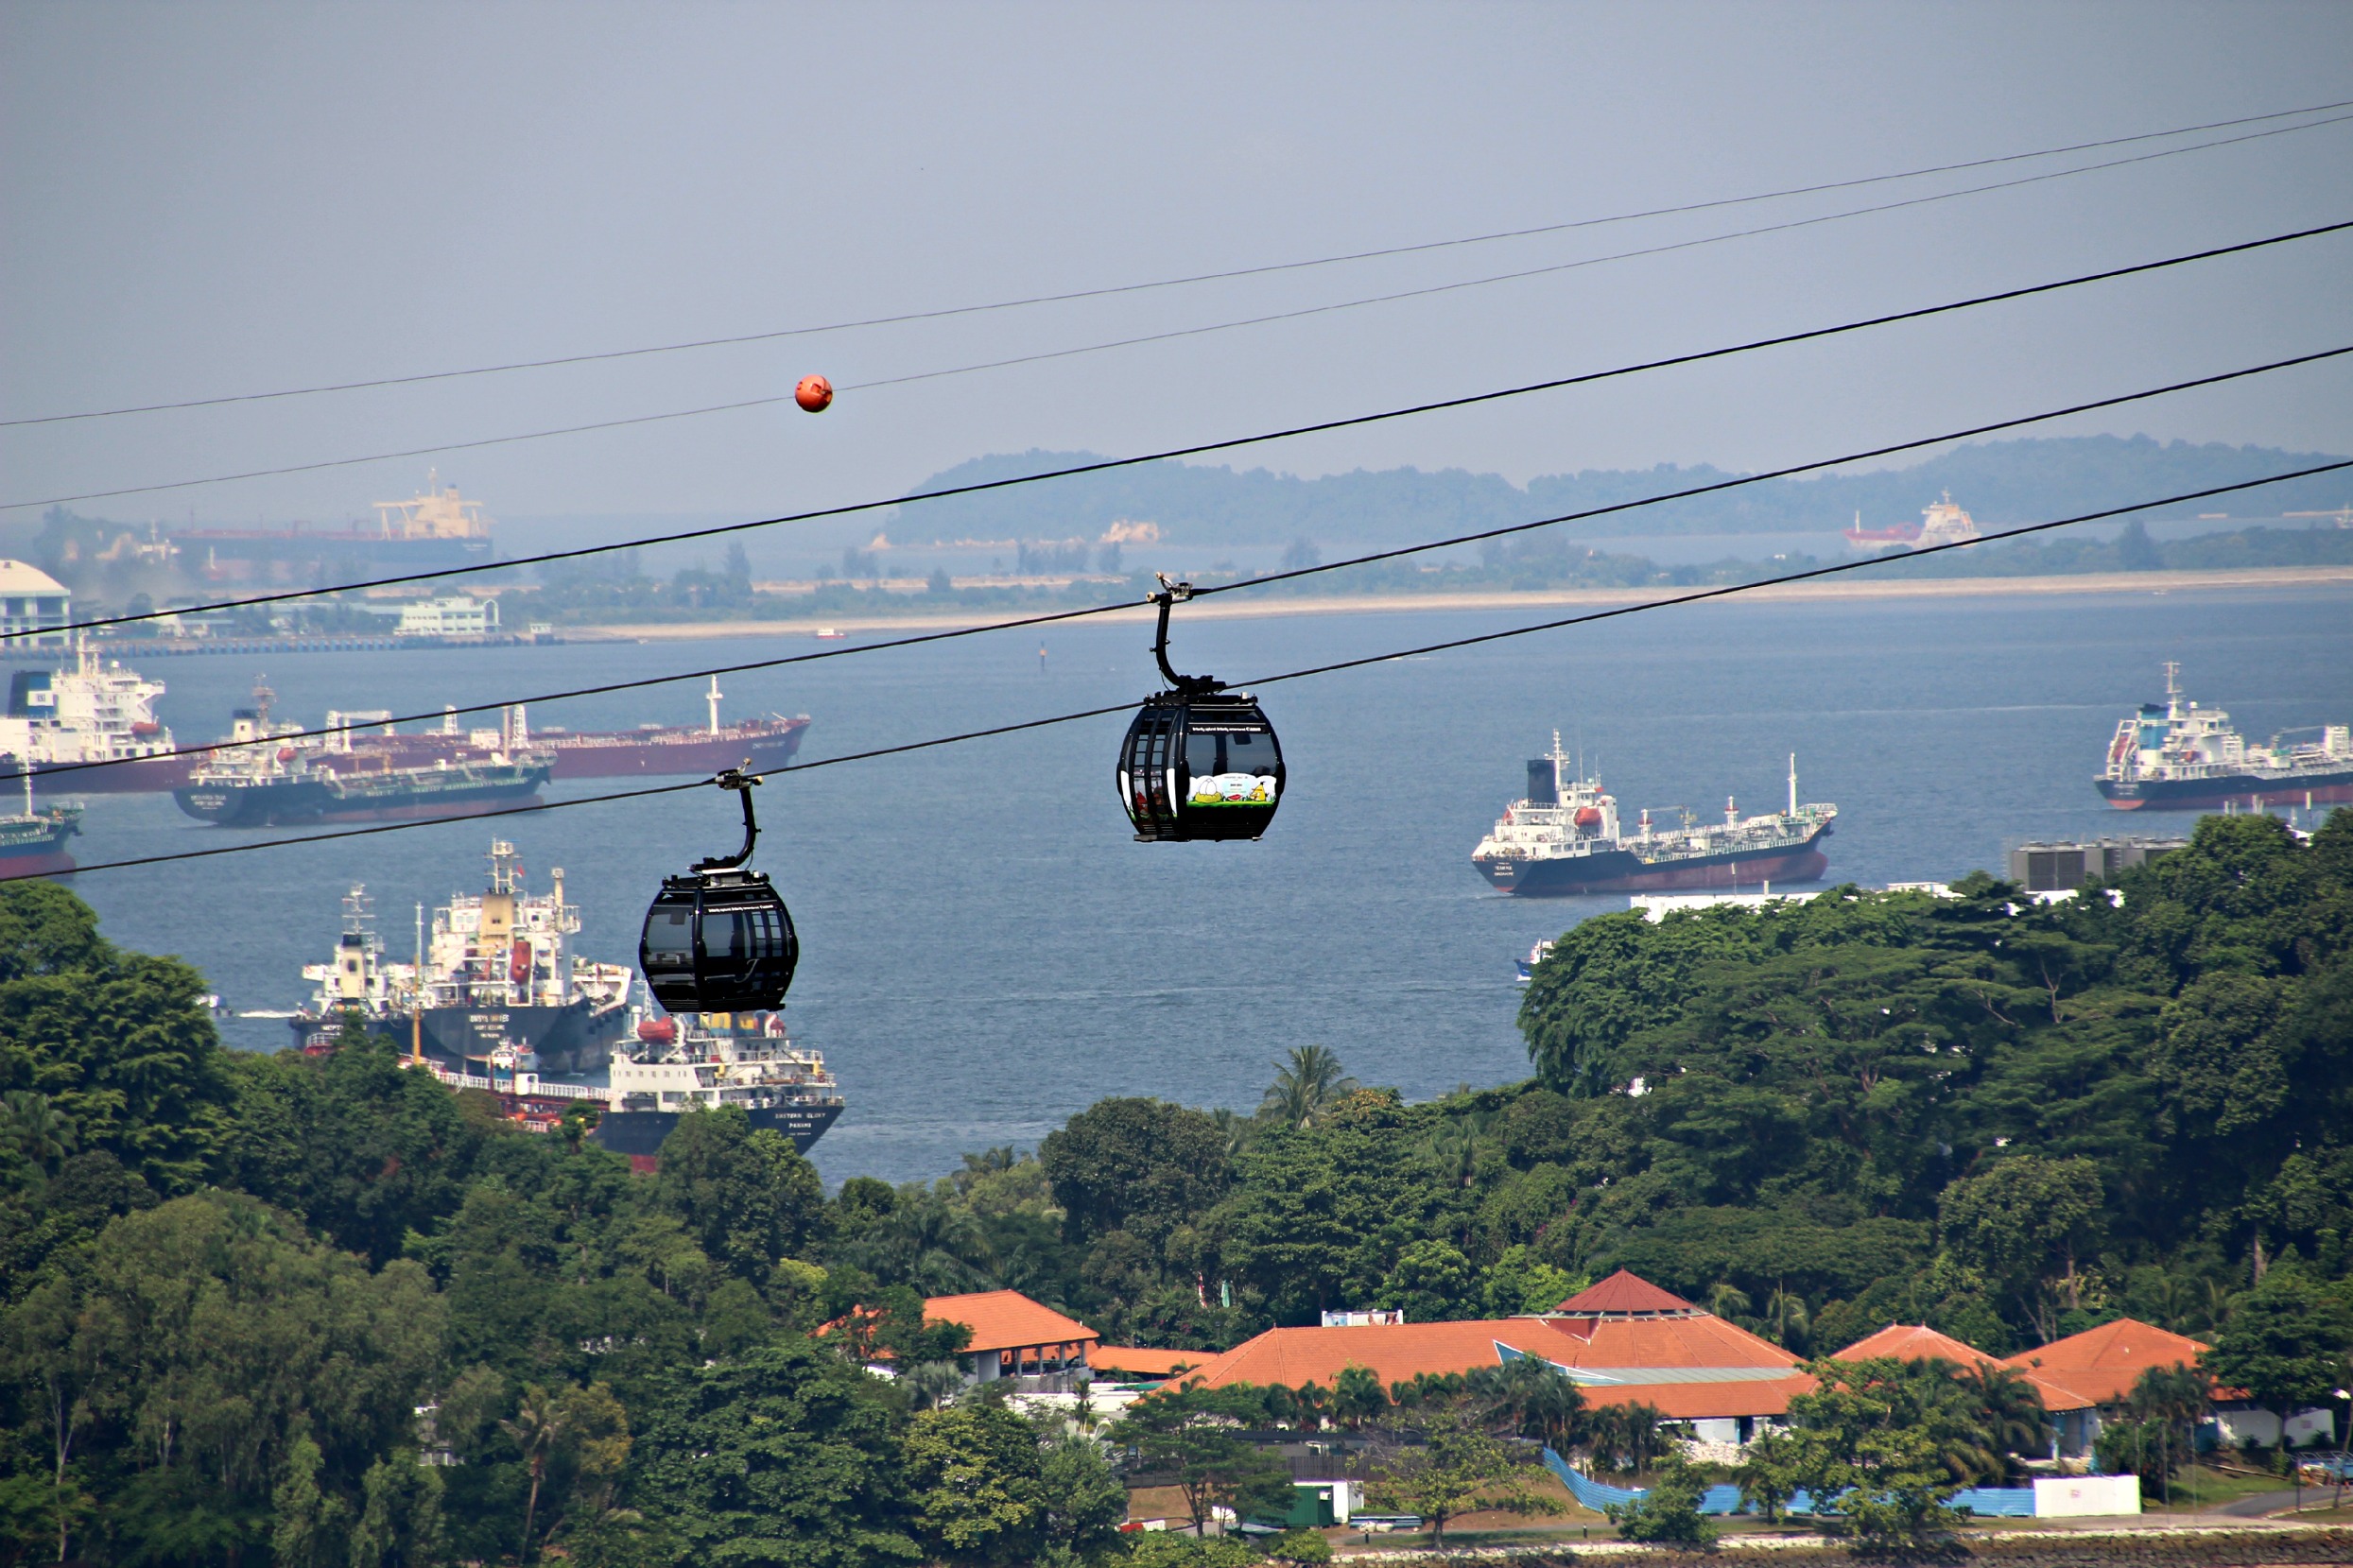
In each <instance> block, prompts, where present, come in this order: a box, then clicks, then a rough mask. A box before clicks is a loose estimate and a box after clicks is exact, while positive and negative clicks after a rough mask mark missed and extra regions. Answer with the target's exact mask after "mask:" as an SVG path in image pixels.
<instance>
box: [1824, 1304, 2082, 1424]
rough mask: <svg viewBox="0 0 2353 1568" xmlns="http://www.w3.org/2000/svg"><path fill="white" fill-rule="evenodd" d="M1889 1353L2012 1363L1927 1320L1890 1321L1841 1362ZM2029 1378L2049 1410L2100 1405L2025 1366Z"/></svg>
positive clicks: (1964, 1362) (1965, 1362)
mask: <svg viewBox="0 0 2353 1568" xmlns="http://www.w3.org/2000/svg"><path fill="white" fill-rule="evenodd" d="M1881 1355H1890V1356H1894V1357H1895V1359H1896V1360H1898V1361H1949V1362H1951V1363H1952V1364H1953V1365H1954V1366H1956V1367H2001V1366H2006V1365H2009V1364H2008V1363H2006V1362H2002V1361H1998V1360H1996V1359H1995V1358H1994V1357H1993V1356H1990V1355H1987V1354H1986V1353H1984V1352H1983V1351H1981V1350H1979V1349H1978V1348H1977V1347H1976V1346H1975V1345H1971V1344H1968V1343H1966V1342H1964V1341H1963V1340H1959V1339H1955V1338H1954V1337H1953V1336H1952V1335H1949V1334H1939V1333H1937V1332H1936V1331H1935V1330H1934V1329H1932V1328H1929V1326H1927V1325H1926V1324H1924V1323H1890V1324H1889V1325H1888V1326H1887V1327H1885V1328H1883V1329H1881V1330H1880V1331H1879V1332H1878V1333H1877V1334H1875V1335H1870V1336H1869V1337H1867V1338H1863V1339H1858V1340H1856V1341H1855V1342H1854V1343H1853V1344H1851V1345H1849V1346H1847V1347H1846V1348H1845V1349H1844V1350H1843V1351H1841V1352H1839V1353H1838V1359H1839V1360H1841V1361H1868V1360H1870V1359H1871V1358H1872V1357H1874V1356H1881ZM2015 1370H2020V1371H2025V1375H2026V1381H2027V1382H2028V1383H2029V1384H2031V1385H2033V1388H2034V1391H2035V1392H2036V1393H2038V1394H2040V1395H2041V1396H2042V1400H2043V1408H2044V1409H2046V1410H2050V1411H2061V1410H2086V1409H2089V1408H2090V1407H2091V1406H2092V1405H2093V1404H2097V1403H2098V1401H2096V1400H2089V1399H2085V1397H2084V1396H2083V1395H2082V1394H2079V1393H2077V1392H2076V1391H2075V1390H2074V1389H2072V1388H2069V1387H2066V1386H2065V1385H2064V1384H2060V1383H2055V1382H2053V1381H2051V1380H2050V1378H2048V1377H2044V1376H2041V1375H2040V1374H2038V1373H2035V1372H2033V1371H2026V1370H2025V1369H2024V1368H2017V1369H2015Z"/></svg>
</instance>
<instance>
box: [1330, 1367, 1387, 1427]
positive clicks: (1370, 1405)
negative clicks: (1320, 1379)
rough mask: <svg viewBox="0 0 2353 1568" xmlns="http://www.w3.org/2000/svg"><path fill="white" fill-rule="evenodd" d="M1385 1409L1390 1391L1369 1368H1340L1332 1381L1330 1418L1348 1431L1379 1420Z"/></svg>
mask: <svg viewBox="0 0 2353 1568" xmlns="http://www.w3.org/2000/svg"><path fill="white" fill-rule="evenodd" d="M1388 1409H1389V1390H1388V1389H1386V1388H1384V1387H1381V1380H1380V1377H1379V1375H1378V1374H1376V1373H1375V1371H1374V1370H1372V1369H1371V1368H1370V1367H1358V1366H1347V1367H1342V1368H1341V1370H1340V1375H1339V1376H1338V1377H1336V1378H1334V1379H1333V1380H1332V1415H1333V1417H1334V1418H1335V1419H1337V1420H1338V1421H1339V1422H1340V1423H1341V1425H1342V1426H1345V1427H1347V1428H1348V1429H1349V1430H1350V1431H1352V1432H1353V1431H1357V1430H1358V1429H1360V1428H1361V1427H1363V1425H1364V1424H1365V1423H1366V1422H1372V1421H1377V1420H1379V1419H1380V1417H1381V1416H1382V1415H1383V1414H1384V1413H1385V1412H1386V1411H1387V1410H1388Z"/></svg>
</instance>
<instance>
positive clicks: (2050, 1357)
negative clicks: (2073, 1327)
mask: <svg viewBox="0 0 2353 1568" xmlns="http://www.w3.org/2000/svg"><path fill="white" fill-rule="evenodd" d="M2206 1349H2207V1347H2206V1345H2205V1344H2204V1343H2202V1342H2200V1341H2199V1340H2195V1339H2192V1338H2190V1337H2189V1336H2188V1335H2180V1334H2172V1333H2169V1332H2168V1331H2166V1330H2164V1329H2161V1328H2158V1327H2157V1326H2156V1325H2155V1324H2154V1323H2144V1322H2141V1321H2139V1320H2138V1319H2137V1318H2118V1319H2117V1320H2116V1321H2115V1322H2113V1323H2102V1324H2101V1325H2100V1326H2099V1327H2098V1328H2096V1329H2086V1330H2085V1331H2084V1332H2083V1333H2082V1334H2070V1335H2068V1336H2067V1337H2066V1338H2065V1339H2054V1340H2052V1341H2051V1342H2050V1344H2048V1345H2045V1346H2043V1347H2042V1348H2041V1349H2040V1350H2033V1351H2024V1352H2021V1353H2018V1354H2016V1355H2014V1356H2011V1357H2009V1358H2008V1361H2007V1363H2006V1364H2007V1365H2009V1366H2012V1367H2016V1368H2017V1369H2018V1370H2020V1371H2023V1372H2028V1373H2031V1374H2032V1375H2033V1377H2034V1378H2035V1379H2036V1380H2037V1381H2038V1382H2043V1383H2055V1384H2058V1385H2060V1386H2061V1387H2066V1388H2068V1389H2070V1390H2072V1391H2073V1392H2075V1393H2076V1394H2078V1395H2081V1396H2082V1397H2083V1399H2084V1400H2085V1402H2086V1403H2087V1404H2117V1403H2118V1402H2119V1401H2120V1400H2122V1399H2123V1398H2124V1397H2125V1396H2126V1395H2127V1394H2129V1393H2131V1392H2132V1391H2133V1385H2134V1384H2136V1383H2137V1382H2139V1381H2140V1374H2141V1373H2142V1372H2144V1371H2146V1370H2149V1369H2150V1368H2152V1367H2194V1366H2196V1365H2197V1364H2198V1357H2199V1355H2200V1354H2201V1353H2204V1352H2205V1351H2206Z"/></svg>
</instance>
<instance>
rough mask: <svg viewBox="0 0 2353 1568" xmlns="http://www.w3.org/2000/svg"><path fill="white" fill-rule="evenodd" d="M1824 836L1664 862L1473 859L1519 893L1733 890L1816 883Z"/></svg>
mask: <svg viewBox="0 0 2353 1568" xmlns="http://www.w3.org/2000/svg"><path fill="white" fill-rule="evenodd" d="M1824 831H1825V833H1826V832H1827V831H1828V830H1827V829H1825V830H1824ZM1823 836H1824V834H1822V833H1818V834H1816V835H1814V836H1813V837H1811V838H1808V840H1806V841H1805V842H1804V843H1802V844H1791V845H1787V846H1784V847H1781V848H1778V849H1771V850H1752V851H1745V852H1740V853H1727V854H1720V855H1694V856H1691V857H1690V858H1688V859H1682V860H1670V861H1665V862H1652V861H1645V860H1644V859H1642V857H1641V856H1639V855H1637V854H1635V853H1634V852H1633V851H1631V850H1609V851H1604V852H1602V853H1599V854H1589V855H1573V856H1572V855H1561V856H1557V857H1552V858H1548V859H1542V860H1505V859H1495V860H1481V859H1478V858H1476V857H1474V858H1473V860H1472V862H1471V863H1472V865H1474V866H1475V867H1477V868H1478V870H1479V874H1480V875H1482V876H1484V877H1485V878H1486V879H1487V880H1488V881H1489V882H1490V883H1492V884H1493V885H1494V886H1495V887H1497V888H1499V889H1501V890H1502V891H1504V892H1507V893H1513V894H1516V895H1517V896H1519V897H1521V898H1566V897H1570V896H1573V895H1577V894H1583V893H1670V892H1686V891H1705V890H1708V889H1716V888H1721V889H1728V890H1737V889H1739V888H1742V887H1762V886H1764V885H1765V884H1766V883H1768V882H1819V881H1820V880H1821V879H1822V875H1823V873H1824V872H1825V871H1826V870H1829V867H1830V857H1829V856H1828V855H1826V854H1825V853H1822V849H1821V842H1822V839H1823Z"/></svg>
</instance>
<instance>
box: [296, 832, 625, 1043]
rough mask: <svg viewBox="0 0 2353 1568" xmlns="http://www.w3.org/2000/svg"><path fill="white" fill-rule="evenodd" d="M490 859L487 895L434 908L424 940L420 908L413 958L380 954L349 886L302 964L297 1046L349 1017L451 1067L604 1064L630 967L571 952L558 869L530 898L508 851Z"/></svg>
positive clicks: (575, 908)
mask: <svg viewBox="0 0 2353 1568" xmlns="http://www.w3.org/2000/svg"><path fill="white" fill-rule="evenodd" d="M490 862H491V875H490V885H489V887H487V888H485V889H484V890H483V891H482V892H480V893H458V894H454V895H452V897H451V898H450V901H449V902H448V903H447V904H445V905H441V906H439V907H438V908H436V909H435V910H434V911H433V920H432V928H431V932H430V935H429V937H428V935H427V933H426V931H425V926H424V909H423V906H422V905H420V906H419V910H418V921H417V926H418V929H417V940H416V956H413V957H411V958H410V959H408V960H407V961H406V962H402V961H398V960H393V959H389V958H388V957H387V956H385V951H384V944H383V941H382V939H380V938H379V937H378V936H377V935H376V932H375V930H374V926H373V922H372V921H371V919H370V918H369V908H368V901H367V891H366V888H365V887H354V888H353V889H352V891H351V893H350V895H349V896H347V897H346V898H345V899H344V901H343V907H344V919H343V932H342V935H341V936H340V937H339V938H338V939H337V944H336V953H335V956H334V957H333V958H332V959H330V960H329V961H328V962H326V963H322V964H307V965H304V966H303V978H304V979H306V980H310V981H313V982H315V983H316V985H317V990H316V991H314V992H313V994H312V997H311V1000H310V1003H309V1005H308V1006H307V1007H305V1008H303V1010H302V1011H301V1012H299V1013H297V1014H296V1016H295V1017H294V1019H293V1021H292V1023H293V1028H294V1033H295V1037H296V1039H297V1040H298V1041H299V1042H302V1043H303V1044H304V1045H305V1046H314V1045H318V1044H321V1043H325V1042H331V1041H332V1038H333V1035H334V1033H335V1031H336V1029H337V1026H338V1022H339V1020H340V1018H341V1017H342V1016H344V1015H346V1014H349V1013H357V1014H359V1016H360V1018H361V1019H362V1021H363V1022H364V1023H365V1024H366V1025H367V1026H368V1027H369V1029H370V1030H371V1031H372V1032H373V1033H376V1034H380V1035H383V1036H385V1037H386V1038H388V1039H389V1040H391V1041H392V1042H394V1043H395V1044H396V1045H400V1046H403V1047H404V1048H405V1047H407V1046H409V1045H410V1044H412V1043H413V1044H415V1045H416V1046H417V1047H418V1048H419V1049H420V1050H421V1051H422V1052H423V1053H424V1054H425V1055H428V1056H430V1057H432V1058H433V1059H434V1060H438V1061H441V1062H442V1063H444V1064H446V1065H448V1066H450V1067H451V1068H453V1069H459V1070H464V1069H465V1068H466V1067H467V1064H473V1065H474V1066H477V1067H478V1066H480V1065H484V1064H487V1063H489V1062H491V1061H492V1060H493V1058H495V1057H496V1056H497V1055H498V1053H499V1052H500V1051H501V1050H502V1049H503V1050H505V1051H507V1052H510V1053H511V1054H512V1055H513V1057H514V1059H515V1060H517V1061H524V1060H528V1062H529V1063H530V1064H531V1065H532V1066H533V1067H534V1068H535V1069H537V1070H541V1071H545V1072H550V1073H560V1072H562V1073H568V1072H581V1071H589V1070H594V1069H598V1068H602V1067H603V1066H604V1065H605V1063H606V1060H607V1056H608V1054H609V1053H610V1052H611V1050H612V1048H613V1047H614V1045H615V1044H616V1043H617V1042H619V1041H620V1039H621V1037H622V1033H623V1030H624V1027H625V1025H626V1024H627V1022H628V1015H629V1002H630V987H631V984H632V980H633V978H634V976H635V971H634V970H632V969H631V968H630V967H629V966H628V965H626V964H608V963H599V962H597V961H596V960H595V959H592V958H588V957H584V956H580V955H578V954H575V953H573V952H572V951H571V950H570V947H569V945H568V939H570V938H572V937H574V936H577V935H578V934H579V932H580V907H579V905H575V904H572V903H571V902H570V901H569V900H568V899H567V898H566V896H565V891H564V876H563V871H562V868H557V869H556V870H553V871H551V872H550V873H549V881H550V887H549V890H548V891H546V892H545V893H532V892H529V891H528V890H527V888H526V887H525V881H524V869H523V865H522V860H521V857H520V856H519V855H518V854H517V853H516V852H515V847H514V846H513V845H512V844H510V843H509V842H507V841H506V840H505V839H493V840H492V841H491V852H490Z"/></svg>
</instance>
